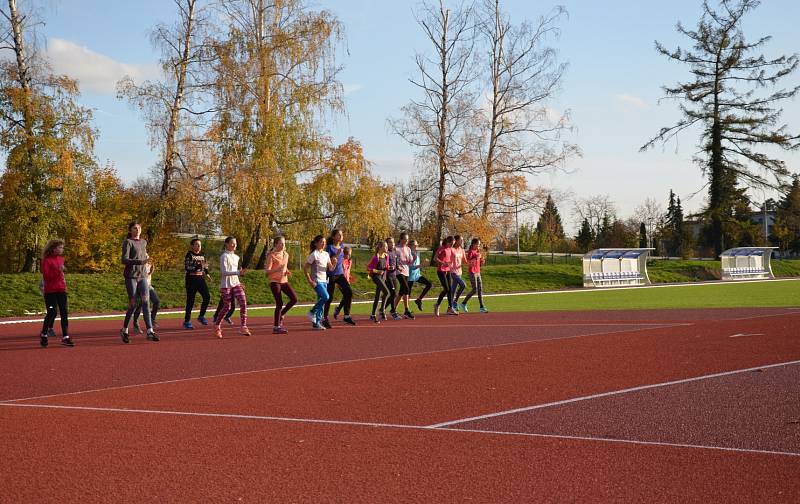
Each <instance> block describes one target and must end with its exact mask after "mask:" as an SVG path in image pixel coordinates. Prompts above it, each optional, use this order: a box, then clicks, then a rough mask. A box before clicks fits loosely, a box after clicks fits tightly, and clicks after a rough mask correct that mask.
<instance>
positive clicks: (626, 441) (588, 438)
mask: <svg viewBox="0 0 800 504" xmlns="http://www.w3.org/2000/svg"><path fill="white" fill-rule="evenodd" d="M431 430H436V431H450V432H474V433H477V432H483V433H485V434H497V435H501V436H526V437H535V438H546V439H547V438H549V439H564V440H569V441H596V442H601V443H622V444H632V445H645V446H667V447H671V448H694V449H700V450H721V451H726V452H736V453H756V454H759V455H783V456H789V457H800V453H795V452H786V451H777V450H759V449H756V448H734V447H729V446H714V445H695V444H686V443H669V442H665V441H640V440H636V439H613V438H600V437H593V436H569V435H564V434H537V433H531V432H505V431H482V430H475V429H453V428H441V429H432V428H431Z"/></svg>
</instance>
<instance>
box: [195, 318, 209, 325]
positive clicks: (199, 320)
mask: <svg viewBox="0 0 800 504" xmlns="http://www.w3.org/2000/svg"><path fill="white" fill-rule="evenodd" d="M197 321H198V322H200V323H201V324H202V325H208V319H207V318H205V317H197Z"/></svg>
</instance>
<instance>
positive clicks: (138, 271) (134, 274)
mask: <svg viewBox="0 0 800 504" xmlns="http://www.w3.org/2000/svg"><path fill="white" fill-rule="evenodd" d="M147 257H148V256H147V240H143V239H139V240H134V239H133V238H126V239H125V241H123V242H122V264H124V265H125V272H124V273H123V275H124V276H125V278H136V279H140V278H145V277H147V267H146V266H145V263H146V262H147Z"/></svg>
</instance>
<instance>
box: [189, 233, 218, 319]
mask: <svg viewBox="0 0 800 504" xmlns="http://www.w3.org/2000/svg"><path fill="white" fill-rule="evenodd" d="M202 249H203V244H202V243H201V242H200V240H199V239H198V238H195V239H193V240H192V248H191V250H189V251H188V252H186V257H184V259H183V267H184V269H185V270H186V312H185V313H184V316H183V328H184V329H194V327H192V308H194V298H195V297H196V296H197V293H198V292H199V293H200V296H201V297H202V298H203V301H202V303H201V304H200V315H199V316H198V317H197V321H198V322H200V323H201V324H203V325H208V320H207V319H206V310H207V309H208V303H209V301H211V294H209V292H208V284H206V274H207V273H208V262H207V261H206V258H205V256H204V255H202Z"/></svg>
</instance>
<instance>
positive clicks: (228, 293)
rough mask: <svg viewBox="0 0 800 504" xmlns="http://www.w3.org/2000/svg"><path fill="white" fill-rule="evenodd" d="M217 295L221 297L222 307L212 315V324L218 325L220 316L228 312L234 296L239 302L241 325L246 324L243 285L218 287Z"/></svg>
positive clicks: (220, 319)
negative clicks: (215, 314)
mask: <svg viewBox="0 0 800 504" xmlns="http://www.w3.org/2000/svg"><path fill="white" fill-rule="evenodd" d="M219 295H220V296H221V297H222V309H220V310H219V311H218V312H217V316H216V317H214V325H216V326H218V325H220V324H221V323H222V317H223V316H224V315H225V314H226V313H228V310H229V309H230V307H231V300H232V299H233V298H236V301H238V302H239V320H240V321H241V323H242V327H244V326H246V325H247V296H245V294H244V287H243V286H242V285H237V286H236V287H229V288H220V290H219Z"/></svg>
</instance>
